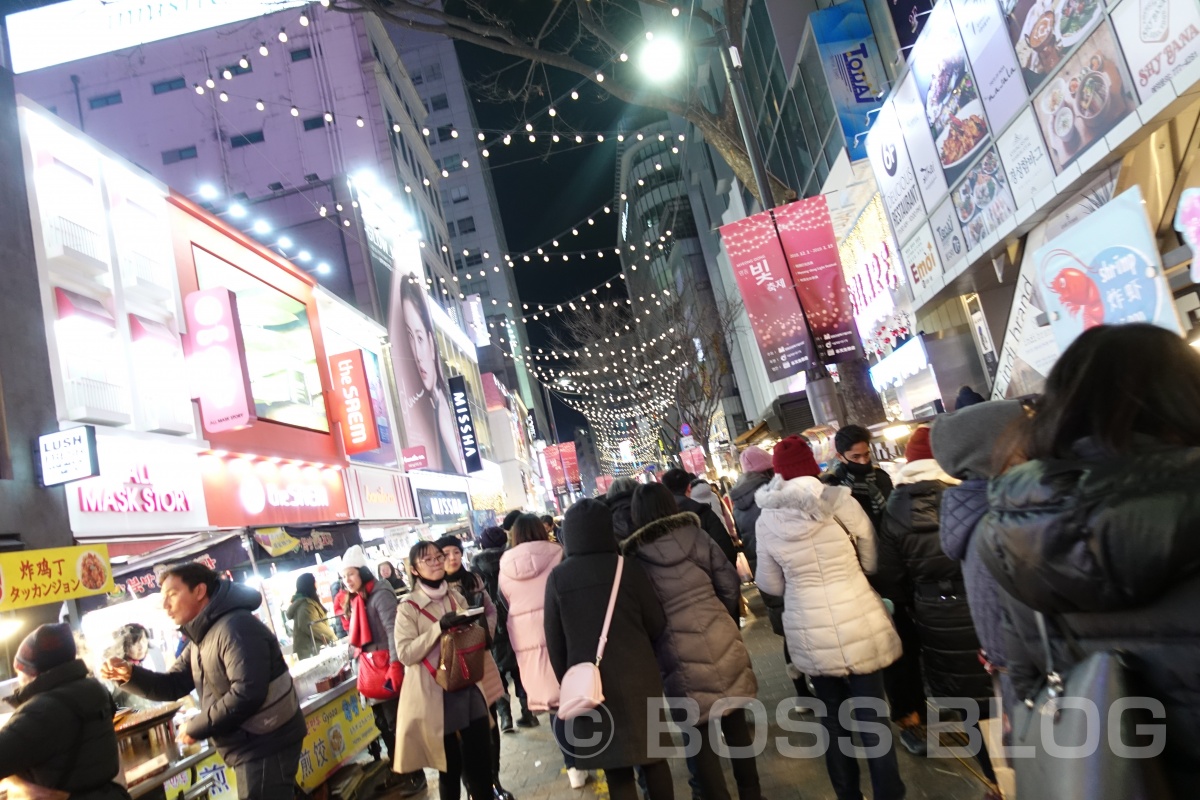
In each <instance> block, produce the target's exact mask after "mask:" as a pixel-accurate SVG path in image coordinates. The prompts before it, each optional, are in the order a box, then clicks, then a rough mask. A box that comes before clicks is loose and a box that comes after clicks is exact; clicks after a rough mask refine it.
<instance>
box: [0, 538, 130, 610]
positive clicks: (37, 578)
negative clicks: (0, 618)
mask: <svg viewBox="0 0 1200 800" xmlns="http://www.w3.org/2000/svg"><path fill="white" fill-rule="evenodd" d="M112 590H113V577H112V567H111V566H110V565H109V563H108V547H106V546H105V545H102V544H97V545H88V546H85V547H54V548H50V549H48V550H23V551H21V552H17V553H0V611H12V610H13V609H17V608H28V607H30V606H40V605H47V604H51V603H61V602H63V601H64V600H74V599H76V598H79V597H89V596H91V595H97V594H107V593H108V592H111V591H112Z"/></svg>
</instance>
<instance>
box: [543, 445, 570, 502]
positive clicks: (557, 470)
mask: <svg viewBox="0 0 1200 800" xmlns="http://www.w3.org/2000/svg"><path fill="white" fill-rule="evenodd" d="M564 446H565V445H559V444H549V445H546V449H545V450H544V451H542V455H543V456H544V457H545V459H546V471H547V472H549V473H550V484H551V485H552V486H553V487H554V491H555V492H561V491H564V490H565V489H566V488H567V476H566V472H565V470H564V469H563V460H564V459H562V458H560V456H559V448H561V447H564Z"/></svg>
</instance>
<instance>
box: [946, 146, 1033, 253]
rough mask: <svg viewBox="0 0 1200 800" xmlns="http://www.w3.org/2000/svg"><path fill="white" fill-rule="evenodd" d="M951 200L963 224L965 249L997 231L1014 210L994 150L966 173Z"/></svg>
mask: <svg viewBox="0 0 1200 800" xmlns="http://www.w3.org/2000/svg"><path fill="white" fill-rule="evenodd" d="M950 197H951V199H953V200H954V210H955V212H956V213H957V214H958V220H959V222H961V223H962V226H963V234H964V235H965V236H966V242H967V249H968V250H970V249H972V248H973V247H975V246H976V245H977V244H979V243H980V242H981V241H983V239H984V237H985V236H987V235H988V234H989V233H992V232H993V231H996V230H999V229H1000V226H1001V225H1003V224H1004V221H1005V220H1007V219H1008V218H1009V217H1011V216H1012V215H1013V214H1014V213H1015V212H1016V210H1017V209H1016V204H1015V203H1014V202H1013V196H1012V192H1011V191H1010V190H1009V188H1008V179H1007V178H1006V177H1005V176H1004V170H1002V169H1001V168H1000V156H999V155H997V154H996V148H994V147H993V148H991V149H990V150H988V151H987V152H986V153H984V155H983V158H982V159H980V161H979V163H978V164H976V165H975V166H974V167H972V168H971V169H970V170H969V171H968V172H967V174H966V175H965V176H964V177H963V179H962V181H961V182H960V183H959V184H958V185H957V186H955V187H954V190H953V191H952V192H950Z"/></svg>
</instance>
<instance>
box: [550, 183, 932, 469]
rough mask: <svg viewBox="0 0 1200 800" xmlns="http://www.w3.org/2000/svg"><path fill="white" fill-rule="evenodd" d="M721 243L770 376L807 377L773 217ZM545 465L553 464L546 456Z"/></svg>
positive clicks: (802, 334)
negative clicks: (803, 373) (800, 373)
mask: <svg viewBox="0 0 1200 800" xmlns="http://www.w3.org/2000/svg"><path fill="white" fill-rule="evenodd" d="M913 192H914V193H915V192H916V187H915V186H914V187H913ZM721 240H722V241H723V242H724V243H725V250H726V252H728V253H729V260H730V262H731V263H732V265H733V274H734V277H735V278H736V280H737V285H738V289H739V291H740V292H741V295H742V302H743V303H744V304H745V307H746V315H747V316H748V317H749V318H750V327H751V329H752V330H753V331H754V338H755V340H756V341H757V343H758V352H759V354H760V355H761V356H762V360H763V363H764V364H765V365H766V368H767V377H768V378H770V380H773V381H777V380H780V379H782V378H786V377H788V376H790V375H795V374H796V373H797V372H803V371H804V370H805V369H807V368H808V363H809V362H808V357H809V348H808V329H807V327H806V326H805V322H804V314H803V313H802V312H801V311H800V301H799V300H798V299H796V292H795V290H794V289H793V288H792V280H791V276H790V275H789V274H788V264H787V259H786V258H785V257H784V254H783V246H782V245H781V244H780V243H779V235H778V234H777V233H776V231H775V223H774V221H773V220H772V219H771V215H770V213H760V214H755V215H754V216H752V217H746V218H745V219H741V220H738V221H737V222H731V223H730V224H728V225H722V226H721ZM546 460H547V461H551V460H553V459H551V457H550V456H549V455H547V456H546Z"/></svg>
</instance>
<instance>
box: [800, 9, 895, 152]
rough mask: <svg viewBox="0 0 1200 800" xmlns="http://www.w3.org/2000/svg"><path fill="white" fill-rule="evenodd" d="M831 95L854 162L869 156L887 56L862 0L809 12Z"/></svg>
mask: <svg viewBox="0 0 1200 800" xmlns="http://www.w3.org/2000/svg"><path fill="white" fill-rule="evenodd" d="M809 22H810V24H811V25H812V32H813V38H814V39H815V40H816V44H817V51H818V53H819V54H820V56H821V65H822V67H823V68H824V71H825V77H826V79H827V80H828V81H829V93H830V95H831V96H832V98H833V105H834V107H835V108H836V109H837V115H838V120H839V121H840V122H841V125H842V133H843V134H845V136H846V149H847V151H848V152H849V155H850V160H851V161H861V160H862V159H864V158H866V157H867V145H866V142H865V141H864V140H863V137H864V136H865V135H866V132H867V130H869V128H870V122H871V114H870V112H873V111H876V110H878V109H879V107H880V106H881V105H883V103H882V101H881V100H880V99H879V97H880V95H881V94H882V93H883V89H884V87H886V86H887V75H886V73H885V72H884V67H883V59H881V58H880V57H879V48H878V47H877V46H876V44H875V34H874V32H873V31H872V30H871V20H870V18H868V17H867V9H866V7H865V6H864V5H863V3H862V0H849V2H844V3H841V4H839V5H836V6H832V7H830V8H826V9H822V10H821V11H815V12H813V13H812V14H810V15H809Z"/></svg>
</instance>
